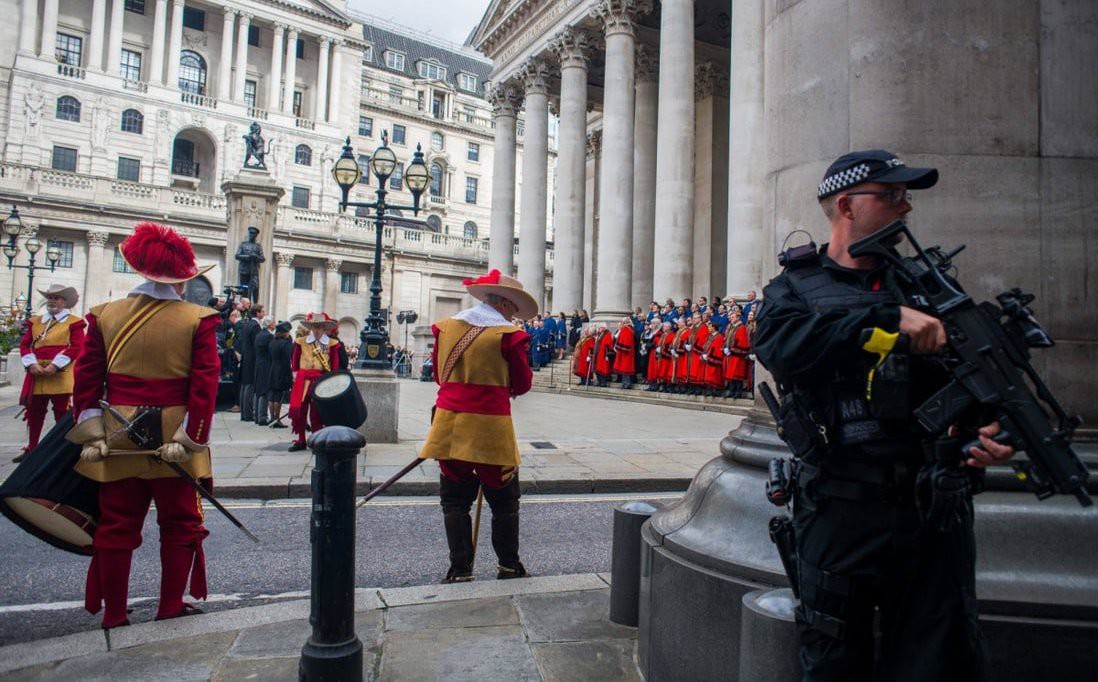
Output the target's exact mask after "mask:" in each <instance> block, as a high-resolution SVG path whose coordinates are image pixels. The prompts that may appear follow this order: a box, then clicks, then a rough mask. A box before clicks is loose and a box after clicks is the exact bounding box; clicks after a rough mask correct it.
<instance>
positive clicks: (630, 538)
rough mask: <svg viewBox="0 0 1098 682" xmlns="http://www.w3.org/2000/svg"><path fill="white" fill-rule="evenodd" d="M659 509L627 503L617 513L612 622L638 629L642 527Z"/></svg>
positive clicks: (638, 503)
mask: <svg viewBox="0 0 1098 682" xmlns="http://www.w3.org/2000/svg"><path fill="white" fill-rule="evenodd" d="M658 509H659V506H656V505H653V504H651V503H649V502H643V501H637V502H626V503H625V504H623V505H621V506H619V507H618V508H616V509H615V510H614V544H613V549H612V550H611V555H610V620H612V621H613V622H615V623H618V624H619V625H628V626H630V627H637V618H638V613H637V611H638V608H639V606H640V605H639V603H638V600H639V598H640V562H641V526H643V525H644V522H645V521H647V520H648V517H650V516H652V514H654V513H655V512H656V510H658Z"/></svg>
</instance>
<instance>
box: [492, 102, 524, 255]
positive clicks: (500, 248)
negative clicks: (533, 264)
mask: <svg viewBox="0 0 1098 682" xmlns="http://www.w3.org/2000/svg"><path fill="white" fill-rule="evenodd" d="M488 99H489V101H491V102H492V116H493V118H494V119H495V124H496V139H495V145H494V148H493V151H492V154H493V155H494V160H493V163H492V213H491V219H490V224H489V227H488V229H489V232H488V267H489V268H498V269H499V271H500V272H502V273H503V274H505V275H511V273H513V272H514V270H515V253H514V246H513V245H514V241H515V171H516V170H517V169H516V165H517V164H516V158H515V153H516V145H515V122H516V120H517V118H518V115H517V111H518V108H519V106H520V105H521V103H522V95H521V94H520V93H519V91H518V88H516V87H515V86H514V85H511V84H508V83H502V84H500V85H497V86H495V87H493V88H492V91H491V92H490V93H488Z"/></svg>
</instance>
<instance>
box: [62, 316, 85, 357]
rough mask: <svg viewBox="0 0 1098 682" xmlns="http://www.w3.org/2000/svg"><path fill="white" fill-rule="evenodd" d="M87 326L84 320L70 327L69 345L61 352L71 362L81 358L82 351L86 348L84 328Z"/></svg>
mask: <svg viewBox="0 0 1098 682" xmlns="http://www.w3.org/2000/svg"><path fill="white" fill-rule="evenodd" d="M87 326H88V325H87V323H86V322H84V320H77V321H76V322H73V323H72V324H70V325H69V345H67V346H65V348H64V350H62V351H61V352H62V353H64V354H65V357H67V358H68V359H69V361H70V362H76V360H77V358H79V357H80V351H81V350H82V349H83V348H84V328H85V327H87Z"/></svg>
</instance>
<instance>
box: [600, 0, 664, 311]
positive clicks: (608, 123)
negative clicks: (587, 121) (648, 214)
mask: <svg viewBox="0 0 1098 682" xmlns="http://www.w3.org/2000/svg"><path fill="white" fill-rule="evenodd" d="M651 9H652V2H651V0H602V1H601V2H599V3H598V4H597V5H595V9H594V14H595V16H596V17H597V18H598V19H600V20H601V21H602V23H603V26H604V28H605V32H606V78H605V86H604V90H603V107H602V110H603V113H602V116H603V119H602V153H603V156H602V175H601V179H600V181H599V185H600V189H599V191H600V194H599V204H598V205H599V244H600V246H601V247H602V248H599V249H598V251H597V260H598V272H597V273H596V277H597V280H598V284H597V285H596V287H595V291H596V295H595V309H594V311H593V313H592V317H593V318H598V319H599V321H612V320H614V319H620V318H621V316H622V315H625V314H627V313H628V312H629V311H630V310H632V302H633V301H632V295H633V291H632V283H631V281H630V278H631V277H632V276H633V262H632V261H633V115H634V111H633V109H634V101H635V100H634V97H635V96H636V93H635V91H634V83H635V81H634V67H635V64H634V60H635V43H634V40H635V37H634V26H633V20H634V19H635V18H636V17H637V15H638V14H643V13H646V12H649V11H651Z"/></svg>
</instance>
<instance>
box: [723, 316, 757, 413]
mask: <svg viewBox="0 0 1098 682" xmlns="http://www.w3.org/2000/svg"><path fill="white" fill-rule="evenodd" d="M724 348H725V364H724V378H725V381H727V382H728V390H727V391H725V393H724V397H726V398H739V397H740V396H741V395H743V386H744V382H746V381H747V354H748V353H749V352H751V342H750V341H749V340H748V338H747V327H745V326H744V324H743V323H742V322H741V321H740V313H739V311H733V312H732V317H731V320H730V321H729V323H728V329H727V330H726V331H725V333H724Z"/></svg>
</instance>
